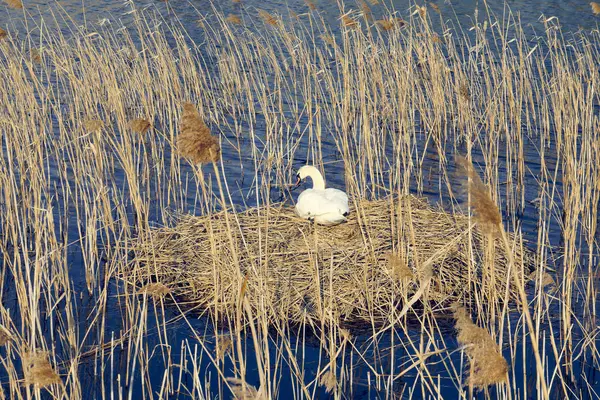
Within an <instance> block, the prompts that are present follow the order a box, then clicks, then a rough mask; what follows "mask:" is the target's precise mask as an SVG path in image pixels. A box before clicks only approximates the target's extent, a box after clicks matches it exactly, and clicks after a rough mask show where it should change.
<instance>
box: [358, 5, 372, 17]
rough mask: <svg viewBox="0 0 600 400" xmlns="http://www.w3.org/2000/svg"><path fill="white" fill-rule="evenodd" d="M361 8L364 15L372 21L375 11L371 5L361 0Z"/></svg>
mask: <svg viewBox="0 0 600 400" xmlns="http://www.w3.org/2000/svg"><path fill="white" fill-rule="evenodd" d="M360 9H361V10H362V14H363V17H364V18H365V19H366V20H367V21H372V20H373V13H372V12H371V8H370V7H369V5H368V4H367V3H365V2H364V1H361V2H360Z"/></svg>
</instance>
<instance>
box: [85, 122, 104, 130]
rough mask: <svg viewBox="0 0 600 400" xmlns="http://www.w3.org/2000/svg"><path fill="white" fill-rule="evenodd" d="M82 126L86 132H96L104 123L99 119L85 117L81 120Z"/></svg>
mask: <svg viewBox="0 0 600 400" xmlns="http://www.w3.org/2000/svg"><path fill="white" fill-rule="evenodd" d="M83 128H84V129H85V130H86V131H88V132H97V131H99V130H101V129H102V128H104V123H103V122H102V121H100V120H99V119H86V120H84V121H83Z"/></svg>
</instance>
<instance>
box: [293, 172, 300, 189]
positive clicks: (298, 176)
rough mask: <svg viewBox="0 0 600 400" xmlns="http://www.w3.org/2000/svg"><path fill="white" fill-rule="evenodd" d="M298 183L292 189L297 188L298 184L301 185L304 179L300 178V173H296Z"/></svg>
mask: <svg viewBox="0 0 600 400" xmlns="http://www.w3.org/2000/svg"><path fill="white" fill-rule="evenodd" d="M296 179H297V181H296V184H295V185H294V187H293V188H292V189H296V188H297V187H298V186H300V183H302V179H300V174H296Z"/></svg>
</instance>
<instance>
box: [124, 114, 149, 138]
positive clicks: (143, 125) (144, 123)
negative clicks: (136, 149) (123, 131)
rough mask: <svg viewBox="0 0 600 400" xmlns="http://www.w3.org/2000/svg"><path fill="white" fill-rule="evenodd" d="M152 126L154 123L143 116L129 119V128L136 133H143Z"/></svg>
mask: <svg viewBox="0 0 600 400" xmlns="http://www.w3.org/2000/svg"><path fill="white" fill-rule="evenodd" d="M151 127H152V124H151V123H150V122H149V121H148V120H146V119H143V118H135V119H132V120H131V121H129V128H130V129H131V130H132V131H134V132H135V133H139V134H140V135H143V134H144V133H146V132H147V131H148V129H150V128H151Z"/></svg>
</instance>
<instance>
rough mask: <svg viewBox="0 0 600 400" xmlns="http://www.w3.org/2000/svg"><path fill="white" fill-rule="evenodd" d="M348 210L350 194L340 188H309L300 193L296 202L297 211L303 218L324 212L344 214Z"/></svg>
mask: <svg viewBox="0 0 600 400" xmlns="http://www.w3.org/2000/svg"><path fill="white" fill-rule="evenodd" d="M348 212H349V208H348V196H347V195H346V193H344V192H342V191H341V190H338V189H326V190H314V189H307V190H305V191H304V192H302V193H300V196H298V202H297V203H296V213H297V214H298V215H299V216H300V217H302V218H310V217H316V216H319V215H324V214H334V215H335V214H338V215H341V216H343V215H346V214H347V213H348Z"/></svg>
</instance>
